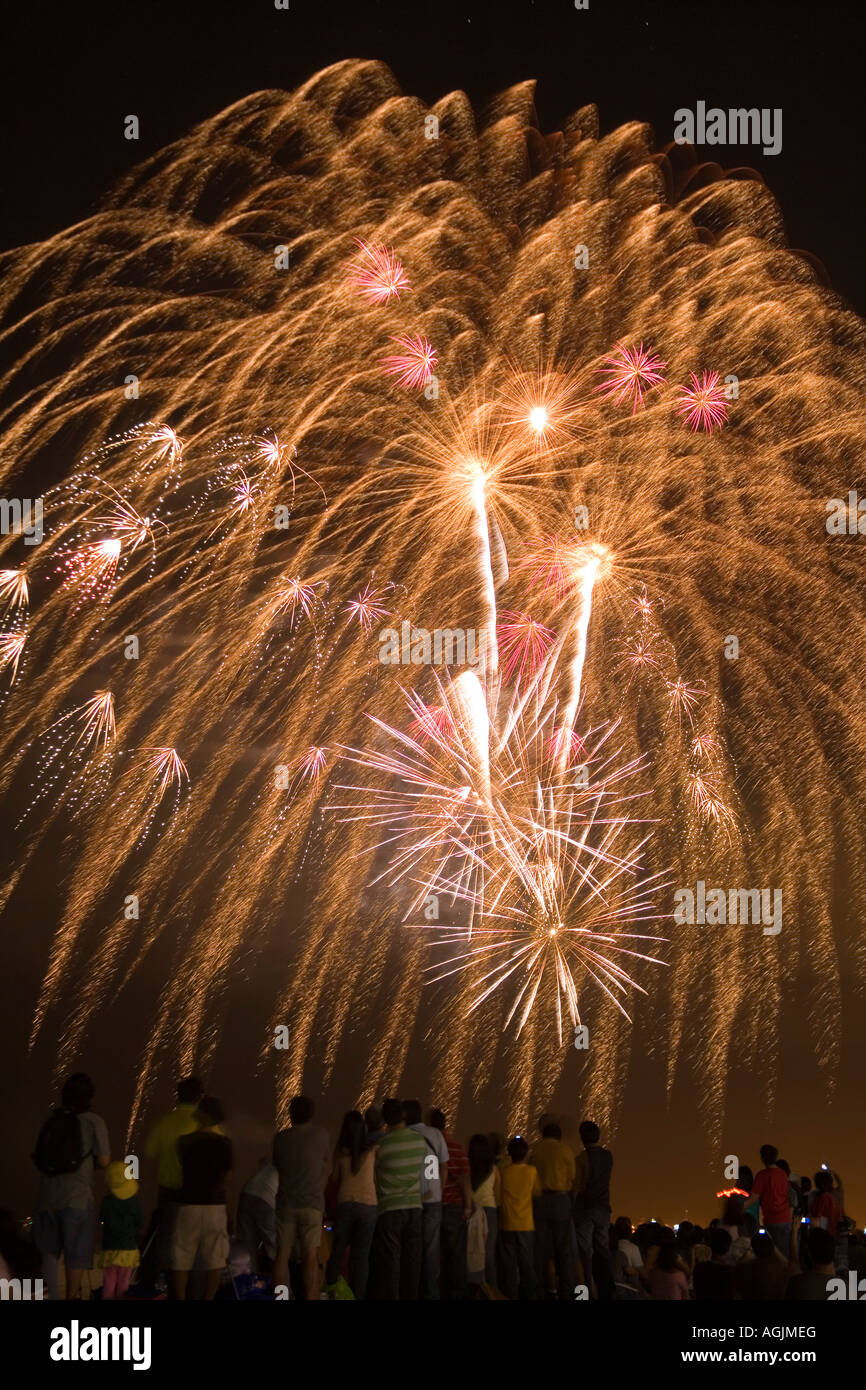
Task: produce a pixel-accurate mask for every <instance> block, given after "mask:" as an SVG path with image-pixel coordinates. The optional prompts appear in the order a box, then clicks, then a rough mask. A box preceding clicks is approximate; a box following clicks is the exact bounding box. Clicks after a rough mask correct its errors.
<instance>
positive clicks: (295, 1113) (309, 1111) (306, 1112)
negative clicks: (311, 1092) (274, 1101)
mask: <svg viewBox="0 0 866 1390" xmlns="http://www.w3.org/2000/svg"><path fill="white" fill-rule="evenodd" d="M315 1108H316V1107H315V1106H314V1105H313V1102H312V1101H311V1100H310V1097H309V1096H292V1099H291V1100H290V1101H289V1119H290V1121H291V1123H292V1124H293V1125H308V1124H309V1123H310V1120H311V1119H312V1118H313V1111H314V1110H315Z"/></svg>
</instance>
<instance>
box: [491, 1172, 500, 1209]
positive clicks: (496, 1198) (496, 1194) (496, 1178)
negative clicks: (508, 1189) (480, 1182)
mask: <svg viewBox="0 0 866 1390" xmlns="http://www.w3.org/2000/svg"><path fill="white" fill-rule="evenodd" d="M501 1198H502V1174H501V1173H500V1171H499V1169H498V1168H494V1169H493V1205H494V1206H495V1207H498V1206H499V1203H500V1200H501Z"/></svg>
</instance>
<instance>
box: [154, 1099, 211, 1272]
mask: <svg viewBox="0 0 866 1390" xmlns="http://www.w3.org/2000/svg"><path fill="white" fill-rule="evenodd" d="M203 1095H204V1086H203V1084H202V1082H201V1081H200V1080H199V1078H198V1077H197V1076H185V1077H184V1079H183V1080H182V1081H179V1082H178V1083H177V1105H176V1106H175V1107H174V1109H173V1110H169V1111H168V1112H167V1113H166V1114H165V1115H162V1116H160V1118H159V1119H158V1120H157V1121H156V1123H155V1124H153V1125H152V1126H151V1129H150V1133H149V1134H148V1136H147V1142H146V1144H145V1149H144V1152H145V1154H146V1155H147V1157H148V1158H152V1159H155V1160H156V1164H157V1182H158V1184H159V1187H158V1190H157V1197H156V1211H155V1212H154V1213H153V1216H152V1218H151V1222H150V1228H149V1230H148V1238H147V1239H146V1241H145V1249H146V1250H147V1254H148V1256H149V1258H145V1260H144V1261H143V1262H142V1263H143V1266H144V1268H143V1270H142V1274H143V1275H144V1274H145V1270H146V1274H147V1279H148V1281H149V1280H150V1279H151V1278H155V1276H156V1274H157V1273H160V1272H162V1271H164V1270H166V1269H168V1268H169V1266H170V1250H171V1239H172V1234H173V1231H174V1223H175V1221H176V1219H177V1213H178V1210H179V1207H180V1191H181V1187H182V1186H183V1172H182V1170H181V1166H180V1158H179V1156H178V1152H177V1141H178V1139H180V1138H181V1137H182V1136H183V1135H184V1134H192V1133H194V1132H195V1130H197V1129H198V1127H199V1125H198V1120H197V1119H196V1114H195V1112H196V1108H197V1106H198V1103H199V1101H200V1100H201V1098H202V1096H203ZM217 1133H221V1131H220V1130H217Z"/></svg>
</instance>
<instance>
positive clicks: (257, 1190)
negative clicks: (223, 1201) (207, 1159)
mask: <svg viewBox="0 0 866 1390" xmlns="http://www.w3.org/2000/svg"><path fill="white" fill-rule="evenodd" d="M278 1182H279V1173H278V1172H277V1170H276V1168H275V1167H274V1165H273V1163H272V1162H271V1160H270V1159H269V1158H260V1159H259V1166H258V1168H257V1169H256V1171H255V1173H253V1176H252V1177H251V1178H250V1180H249V1182H247V1183H245V1184H244V1186H243V1189H242V1190H241V1195H240V1198H239V1200H238V1215H237V1222H236V1229H237V1234H238V1240H240V1241H241V1242H242V1244H243V1245H245V1246H246V1247H247V1249H248V1250H249V1252H250V1260H251V1262H252V1267H253V1269H254V1270H255V1272H256V1274H261V1273H262V1272H263V1271H262V1267H261V1249H264V1252H265V1255H266V1256H267V1258H268V1260H269V1261H270V1264H271V1265H273V1262H274V1260H275V1259H276V1257H277V1215H276V1208H277V1184H278Z"/></svg>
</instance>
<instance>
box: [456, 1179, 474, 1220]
mask: <svg viewBox="0 0 866 1390" xmlns="http://www.w3.org/2000/svg"><path fill="white" fill-rule="evenodd" d="M457 1186H458V1187H459V1188H460V1196H461V1197H462V1198H463V1215H464V1216H465V1218H466V1220H467V1221H468V1220H469V1218H470V1216H471V1215H472V1184H471V1183H470V1181H469V1174H468V1173H461V1174H460V1176H459V1178H458V1179H457Z"/></svg>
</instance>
